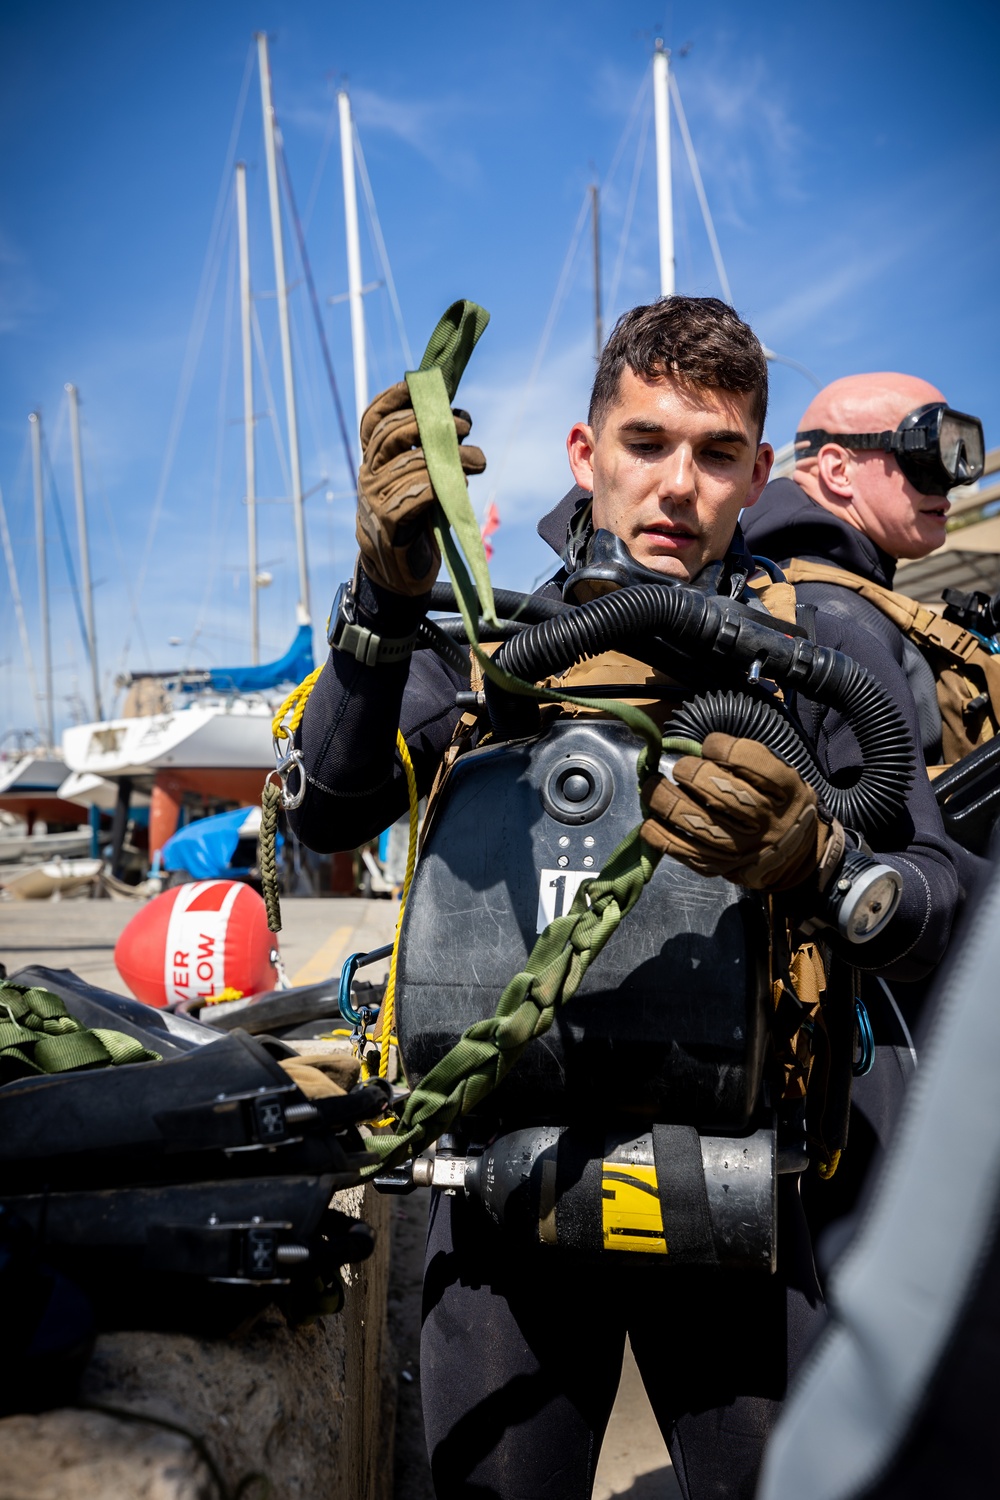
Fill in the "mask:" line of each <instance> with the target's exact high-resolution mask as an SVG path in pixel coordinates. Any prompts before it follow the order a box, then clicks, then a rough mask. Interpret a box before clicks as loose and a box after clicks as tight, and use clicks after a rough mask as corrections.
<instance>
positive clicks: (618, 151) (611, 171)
mask: <svg viewBox="0 0 1000 1500" xmlns="http://www.w3.org/2000/svg"><path fill="white" fill-rule="evenodd" d="M652 73H653V64H652V63H651V62H650V63H648V64H647V66H646V70H645V72H644V73H643V75H642V80H641V82H640V84H639V87H638V89H637V90H636V95H635V98H634V99H633V101H632V108H631V110H630V111H629V117H628V119H627V121H626V122H625V129H624V130H623V131H622V133H621V139H620V140H619V142H618V145H617V147H616V148H615V154H614V156H613V157H612V158H611V165H610V167H609V168H608V170H607V175H606V176H605V178H604V181H603V182H602V183H601V194H602V196H603V195H604V194H605V193H606V192H607V191H608V188H609V187H610V186H611V179H612V178H613V177H614V175H615V173H616V172H617V170H618V164H619V162H620V161H621V158H622V153H623V152H624V150H625V142H626V141H627V140H628V137H629V134H630V133H631V130H632V126H633V125H634V123H635V117H636V115H637V114H638V112H639V106H640V104H641V103H642V100H643V95H644V94H645V92H646V89H647V87H648V85H649V80H650V78H651V77H652Z"/></svg>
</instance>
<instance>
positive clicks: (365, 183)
mask: <svg viewBox="0 0 1000 1500" xmlns="http://www.w3.org/2000/svg"><path fill="white" fill-rule="evenodd" d="M354 156H355V160H356V161H357V164H358V169H359V171H360V173H361V189H362V192H363V193H364V195H365V204H366V205H367V208H368V223H369V227H370V229H371V231H372V239H373V240H374V241H375V250H376V253H377V255H378V258H379V264H380V266H381V267H382V275H383V277H384V278H385V285H386V291H387V292H388V293H389V301H390V302H391V303H392V311H393V316H394V317H395V319H396V332H397V333H398V334H399V343H400V348H401V349H402V351H403V358H404V359H405V360H406V368H407V369H408V370H411V369H412V368H413V353H412V351H411V349H410V341H409V339H408V338H407V337H406V327H405V325H404V323H403V309H402V308H401V307H400V305H399V297H398V296H397V295H396V283H395V280H394V279H393V275H392V267H391V266H390V265H389V252H388V250H387V249H386V248H385V239H384V238H383V235H382V225H381V222H380V220H379V216H378V209H377V208H376V207H375V194H374V193H373V192H372V185H371V179H370V178H369V176H368V167H367V164H366V162H365V153H364V152H363V151H362V149H361V137H360V136H359V135H358V131H357V126H355V127H354Z"/></svg>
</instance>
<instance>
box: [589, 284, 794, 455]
mask: <svg viewBox="0 0 1000 1500" xmlns="http://www.w3.org/2000/svg"><path fill="white" fill-rule="evenodd" d="M626 366H628V368H629V369H630V370H631V371H632V373H633V374H634V375H639V376H642V377H644V378H645V379H647V380H655V379H657V378H658V377H660V376H663V375H672V376H676V377H679V378H680V379H681V380H690V381H692V382H694V383H696V384H698V385H706V386H712V387H714V388H715V389H717V390H721V391H738V392H744V391H749V392H750V398H751V399H750V416H751V417H752V419H753V420H754V421H755V422H756V423H757V439H758V441H759V440H760V437H761V434H762V433H763V431H764V419H765V417H766V416H767V360H766V359H765V358H764V350H763V349H762V347H761V343H760V340H759V339H758V337H757V335H756V334H755V333H754V331H753V329H752V328H751V327H750V326H749V324H748V323H744V321H743V319H742V318H741V317H740V316H739V314H738V313H736V312H734V311H733V309H732V308H731V307H730V306H729V304H728V303H726V302H720V301H719V299H718V297H661V298H659V300H658V301H656V302H651V303H649V304H648V306H645V307H633V308H632V310H631V312H627V313H623V314H622V316H621V317H620V318H619V319H618V322H617V323H616V324H615V327H614V332H613V333H612V335H611V337H610V338H609V339H608V342H607V343H606V344H605V346H604V350H603V352H602V354H601V358H600V361H599V363H598V366H597V375H596V377H595V379H594V389H593V391H592V393H591V397H590V415H589V417H588V421H589V422H590V425H591V427H593V429H594V431H595V432H597V431H599V430H600V428H601V426H602V425H603V423H604V419H605V418H606V417H607V415H608V412H609V411H610V410H611V408H612V407H613V406H614V404H615V402H616V401H617V400H618V393H619V390H620V389H621V380H622V373H623V371H624V370H625V367H626Z"/></svg>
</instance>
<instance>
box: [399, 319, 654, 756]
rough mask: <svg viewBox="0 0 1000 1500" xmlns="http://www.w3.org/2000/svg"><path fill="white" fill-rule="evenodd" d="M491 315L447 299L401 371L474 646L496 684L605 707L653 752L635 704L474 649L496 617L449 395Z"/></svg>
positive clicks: (542, 698)
mask: <svg viewBox="0 0 1000 1500" xmlns="http://www.w3.org/2000/svg"><path fill="white" fill-rule="evenodd" d="M489 317H490V315H489V313H488V312H487V311H486V309H485V308H482V307H479V306H478V304H477V303H475V302H469V301H463V302H453V303H452V305H451V307H449V308H448V311H447V312H446V313H445V314H444V316H443V317H442V318H441V320H440V322H439V323H438V325H437V327H436V328H435V329H434V332H433V333H432V334H431V336H430V339H429V340H428V344H427V348H426V350H425V351H424V357H423V359H422V360H421V361H420V369H419V370H416V371H413V370H411V371H409V372H408V373H407V376H406V383H407V386H408V387H409V390H410V396H411V399H412V401H413V410H414V414H415V416H416V418H417V427H418V428H419V431H420V444H421V447H422V448H423V452H424V457H425V458H426V460H427V468H428V471H429V473H430V476H431V483H432V484H433V486H434V492H435V494H436V495H437V497H438V500H439V501H440V506H439V508H438V514H437V516H436V517H435V521H434V535H435V537H436V538H437V542H438V546H439V547H440V548H441V555H442V557H443V558H444V562H445V567H446V568H447V569H448V575H449V577H450V578H451V581H452V586H453V587H454V590H455V597H456V599H457V601H458V607H459V612H460V613H461V616H462V619H463V622H464V624H465V628H466V631H467V633H468V637H469V640H470V642H471V643H472V649H473V651H474V652H475V653H476V656H477V657H478V659H479V662H480V664H481V666H482V668H483V671H484V673H485V674H486V676H487V677H489V678H491V679H492V680H493V681H494V682H495V683H496V684H497V686H498V687H501V688H504V689H505V690H506V691H507V692H509V693H519V694H521V695H522V696H526V697H529V698H534V699H535V700H536V701H538V702H543V703H573V704H576V705H577V707H580V708H589V709H591V710H593V709H597V710H599V711H600V712H603V713H607V714H610V715H612V716H613V717H614V718H616V719H619V720H621V722H622V723H623V724H627V725H628V727H629V729H631V730H632V731H633V733H634V734H636V735H638V736H639V738H640V739H642V740H644V741H645V742H646V744H647V745H648V747H649V750H650V753H651V754H653V753H655V755H656V756H659V753H660V731H659V730H658V729H657V727H656V725H655V724H654V723H653V721H652V719H650V718H649V716H648V714H644V713H643V712H642V710H641V709H639V708H634V707H633V706H632V705H631V704H624V703H619V702H617V701H616V700H613V699H609V698H574V697H573V696H572V695H571V694H569V693H559V692H553V691H551V690H550V689H548V688H540V687H537V686H536V685H535V684H534V683H532V682H524V681H523V680H522V679H521V678H520V677H513V676H512V675H511V674H510V673H509V672H502V671H501V670H500V668H499V667H497V666H496V665H495V664H494V663H493V661H492V659H491V658H490V657H489V656H487V655H486V654H485V652H483V651H481V650H480V649H479V635H478V632H477V629H476V626H477V623H478V620H479V617H480V615H481V616H482V617H483V618H484V619H486V620H489V621H490V622H491V623H495V622H496V610H495V605H494V602H493V585H492V584H491V583H490V574H489V568H488V566H487V563H486V553H485V551H484V549H483V540H482V536H481V535H480V531H479V523H478V522H477V520H476V516H475V512H474V511H473V509H472V501H471V500H470V499H469V489H468V485H467V484H466V482H465V475H464V474H463V472H462V463H461V459H460V458H459V454H458V438H457V436H456V433H455V422H454V419H453V417H452V414H451V401H452V400H453V398H454V396H455V392H456V391H457V389H458V382H459V380H460V379H461V377H462V373H463V371H464V369H465V366H466V364H467V362H468V359H469V356H470V355H471V353H472V351H473V349H474V348H475V346H476V343H477V341H478V339H479V336H480V334H481V333H482V332H483V330H484V328H485V327H486V325H487V323H488V322H489ZM470 573H471V576H470ZM653 764H655V761H654V762H653Z"/></svg>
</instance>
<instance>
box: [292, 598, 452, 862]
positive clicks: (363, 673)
mask: <svg viewBox="0 0 1000 1500" xmlns="http://www.w3.org/2000/svg"><path fill="white" fill-rule="evenodd" d="M425 607H426V605H425V602H423V601H420V600H414V599H405V598H402V597H400V596H398V595H395V594H389V593H388V592H386V591H385V590H383V589H379V588H376V586H375V585H373V584H372V583H371V582H370V581H369V580H368V579H367V578H364V577H363V576H362V579H361V580H360V581H359V588H358V620H359V623H361V624H362V625H366V626H367V627H368V628H369V629H371V630H376V631H378V632H379V633H380V634H382V635H384V636H387V637H397V636H405V635H408V634H410V632H411V631H413V630H414V629H416V626H417V623H418V621H419V619H420V616H421V615H422V614H423V612H424V609H425ZM467 686H468V684H467V683H463V682H462V680H461V679H460V678H459V676H458V674H457V673H455V672H453V671H452V669H451V668H450V667H448V666H446V665H445V663H444V662H443V661H442V660H441V659H440V657H438V656H437V655H435V653H434V652H433V651H426V650H421V651H415V652H414V653H413V656H412V657H411V659H410V661H409V662H404V663H401V664H400V665H398V666H381V667H366V666H363V665H362V664H361V663H360V662H359V661H356V660H355V658H354V657H353V656H348V655H346V654H345V653H344V652H341V651H331V652H330V655H329V658H328V660H327V662H326V665H325V666H324V668H323V671H322V673H321V674H320V677H319V679H318V680H317V682H316V685H315V687H314V688H313V690H312V693H311V694H310V696H309V701H308V703H307V705H306V710H305V714H304V715H303V719H302V723H301V725H300V726H299V729H298V730H297V732H296V735H295V743H296V745H297V747H298V748H299V749H300V750H301V751H302V755H303V761H304V765H305V772H306V795H305V798H304V799H303V802H302V805H301V807H299V808H298V809H297V811H294V812H291V813H289V815H288V818H289V822H290V824H291V827H292V830H293V832H294V833H295V834H296V836H297V837H298V838H299V839H301V841H302V843H304V844H305V845H306V847H307V848H309V849H315V850H316V851H317V853H321V854H326V853H330V852H332V851H334V850H339V849H356V848H357V847H358V845H359V844H363V843H364V842H365V841H366V840H368V839H372V838H376V837H377V836H378V835H379V834H380V833H381V832H382V830H383V829H385V828H388V827H389V825H390V824H391V823H394V822H395V820H396V819H397V818H398V817H400V816H401V814H402V813H404V812H405V811H406V808H407V805H408V799H407V791H406V777H405V775H404V772H403V768H402V765H401V763H400V761H399V757H398V756H397V754H396V730H397V727H398V728H399V729H401V730H402V732H403V736H404V738H405V740H406V743H407V746H408V747H409V751H410V755H411V757H412V759H413V767H414V770H415V772H416V777H417V787H418V790H419V792H420V794H421V795H422V796H423V795H424V794H425V793H426V792H427V791H429V789H430V785H431V782H432V781H433V780H434V773H435V771H436V770H437V767H438V764H439V763H440V760H441V756H442V755H443V753H444V750H445V748H446V746H447V745H448V742H449V740H450V739H451V736H452V732H453V730H454V728H455V725H456V723H457V722H458V718H459V714H460V710H459V709H458V708H457V707H456V706H455V694H456V692H458V691H459V690H460V689H461V688H463V687H467Z"/></svg>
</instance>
